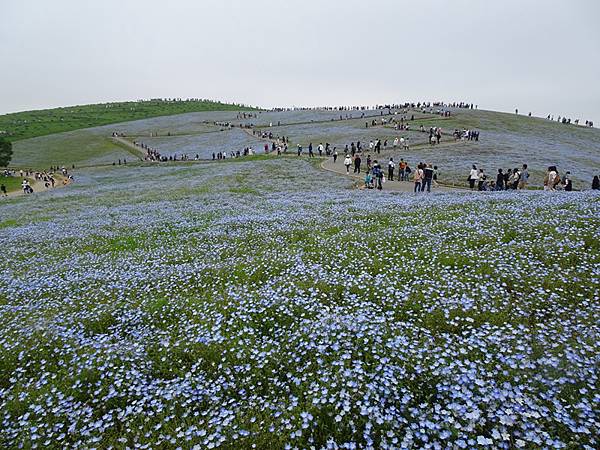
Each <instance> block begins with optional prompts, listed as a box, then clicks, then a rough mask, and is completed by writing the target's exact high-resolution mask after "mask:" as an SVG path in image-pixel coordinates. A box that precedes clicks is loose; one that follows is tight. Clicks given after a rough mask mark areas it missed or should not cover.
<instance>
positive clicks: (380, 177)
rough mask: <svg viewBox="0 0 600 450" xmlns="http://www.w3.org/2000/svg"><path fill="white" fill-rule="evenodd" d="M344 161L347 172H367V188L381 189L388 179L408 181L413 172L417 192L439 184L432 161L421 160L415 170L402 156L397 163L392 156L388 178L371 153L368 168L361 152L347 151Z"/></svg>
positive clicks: (429, 189) (335, 155)
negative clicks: (351, 152)
mask: <svg viewBox="0 0 600 450" xmlns="http://www.w3.org/2000/svg"><path fill="white" fill-rule="evenodd" d="M336 161H337V152H336V153H334V154H333V162H334V164H335V163H336ZM343 163H344V166H345V167H346V174H350V169H351V168H352V173H353V174H357V175H360V174H361V172H365V182H364V187H365V188H367V189H378V190H381V189H382V188H383V184H384V183H386V182H387V181H398V182H408V181H410V178H411V174H412V179H413V182H414V189H413V191H414V192H415V193H417V192H425V191H427V192H431V186H432V185H433V186H437V185H438V183H437V181H438V176H439V173H438V167H437V166H434V165H433V164H431V163H424V162H420V163H419V164H418V165H417V167H416V169H415V170H414V172H413V169H411V167H410V165H409V164H408V162H407V161H405V160H404V158H400V161H399V162H398V164H396V162H395V161H394V158H393V157H391V158H390V159H389V161H388V162H387V178H386V175H385V173H384V170H383V168H382V167H381V164H380V163H379V161H378V160H376V159H372V158H371V155H370V154H367V156H366V161H365V163H366V164H365V165H366V168H364V167H363V160H362V153H360V152H359V153H355V154H353V155H351V154H350V153H346V156H345V158H344V161H343Z"/></svg>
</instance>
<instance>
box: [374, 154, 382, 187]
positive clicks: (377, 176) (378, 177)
mask: <svg viewBox="0 0 600 450" xmlns="http://www.w3.org/2000/svg"><path fill="white" fill-rule="evenodd" d="M373 177H374V178H375V183H376V185H377V189H378V190H382V189H383V186H382V181H383V170H381V166H380V165H379V163H378V162H377V160H375V161H373Z"/></svg>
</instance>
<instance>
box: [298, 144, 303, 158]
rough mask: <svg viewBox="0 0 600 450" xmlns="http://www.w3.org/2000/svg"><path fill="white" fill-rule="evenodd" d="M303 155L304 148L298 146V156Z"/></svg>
mask: <svg viewBox="0 0 600 450" xmlns="http://www.w3.org/2000/svg"><path fill="white" fill-rule="evenodd" d="M301 154H302V146H301V145H300V144H298V156H300V155H301Z"/></svg>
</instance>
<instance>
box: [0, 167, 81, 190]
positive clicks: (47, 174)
mask: <svg viewBox="0 0 600 450" xmlns="http://www.w3.org/2000/svg"><path fill="white" fill-rule="evenodd" d="M72 169H75V166H74V165H73V166H72ZM57 173H60V174H61V175H62V177H63V180H62V184H63V185H67V184H69V183H72V182H73V181H74V178H73V174H72V173H71V172H69V169H67V168H66V167H58V166H52V167H50V168H49V169H48V170H42V171H34V170H31V169H25V170H23V169H20V170H17V169H4V170H3V171H2V176H4V177H18V178H21V189H22V190H23V193H24V194H32V193H33V186H32V185H31V182H30V178H33V179H34V180H35V182H36V183H39V184H43V186H44V188H45V189H51V188H54V187H56V185H57V179H56V178H57V177H56V174H57ZM0 193H1V195H2V196H5V197H6V196H8V192H7V189H6V185H4V184H1V185H0Z"/></svg>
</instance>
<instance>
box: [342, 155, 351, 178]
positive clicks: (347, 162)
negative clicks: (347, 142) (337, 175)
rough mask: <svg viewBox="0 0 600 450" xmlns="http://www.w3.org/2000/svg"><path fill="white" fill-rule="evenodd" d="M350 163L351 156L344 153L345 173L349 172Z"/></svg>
mask: <svg viewBox="0 0 600 450" xmlns="http://www.w3.org/2000/svg"><path fill="white" fill-rule="evenodd" d="M350 164H352V158H350V155H346V158H344V165H345V166H346V174H349V173H350Z"/></svg>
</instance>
